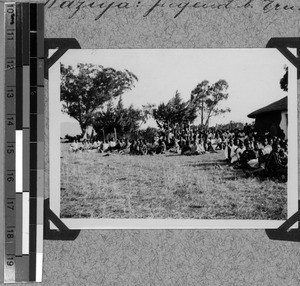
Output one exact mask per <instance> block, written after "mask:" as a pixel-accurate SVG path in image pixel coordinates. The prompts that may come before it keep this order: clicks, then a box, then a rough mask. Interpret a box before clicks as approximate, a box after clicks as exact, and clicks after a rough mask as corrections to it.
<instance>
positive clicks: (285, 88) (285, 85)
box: [280, 67, 289, 91]
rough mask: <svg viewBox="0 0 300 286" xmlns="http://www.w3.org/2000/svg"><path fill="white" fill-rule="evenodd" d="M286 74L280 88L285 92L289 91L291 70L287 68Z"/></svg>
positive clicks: (281, 80)
mask: <svg viewBox="0 0 300 286" xmlns="http://www.w3.org/2000/svg"><path fill="white" fill-rule="evenodd" d="M284 69H285V74H284V75H283V77H282V78H281V79H280V88H281V89H282V90H284V91H288V85H289V80H288V77H289V68H288V67H285V68H284Z"/></svg>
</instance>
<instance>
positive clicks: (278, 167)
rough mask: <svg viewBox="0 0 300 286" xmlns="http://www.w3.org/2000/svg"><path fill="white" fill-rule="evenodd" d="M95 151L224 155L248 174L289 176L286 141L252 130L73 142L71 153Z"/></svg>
mask: <svg viewBox="0 0 300 286" xmlns="http://www.w3.org/2000/svg"><path fill="white" fill-rule="evenodd" d="M91 150H93V151H95V152H100V153H111V152H117V153H124V154H132V155H147V154H148V155H154V154H164V153H166V152H170V153H176V154H180V155H187V156H188V155H202V154H205V153H208V152H209V153H215V152H218V151H222V152H224V155H225V159H226V161H227V162H228V164H229V165H230V166H232V167H233V168H234V169H243V170H247V171H246V174H247V175H261V174H264V175H267V176H274V177H278V176H281V177H282V176H283V177H284V176H286V174H287V140H284V138H282V137H281V138H279V137H276V136H271V135H270V134H266V135H265V136H258V135H257V133H256V132H255V130H253V128H250V127H249V126H248V125H245V127H244V128H241V129H237V128H236V129H234V130H229V129H225V130H220V129H217V128H209V129H206V130H203V129H201V128H199V127H189V128H177V129H176V128H175V129H174V128H173V129H172V130H170V129H165V130H164V131H160V132H158V133H157V134H156V135H154V136H153V138H151V139H150V140H149V139H148V140H146V139H144V138H138V139H129V138H126V137H122V138H118V139H117V138H115V136H113V137H111V138H110V139H109V140H103V141H101V140H91V139H90V140H86V139H85V140H83V141H82V142H80V141H78V140H74V142H73V143H71V145H70V151H72V152H84V151H91Z"/></svg>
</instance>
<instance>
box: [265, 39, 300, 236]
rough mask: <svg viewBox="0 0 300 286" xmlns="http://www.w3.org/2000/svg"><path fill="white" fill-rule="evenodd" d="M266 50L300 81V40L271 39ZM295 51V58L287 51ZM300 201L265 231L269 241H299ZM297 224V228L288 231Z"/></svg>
mask: <svg viewBox="0 0 300 286" xmlns="http://www.w3.org/2000/svg"><path fill="white" fill-rule="evenodd" d="M266 47H267V48H276V49H278V50H279V51H280V52H281V53H282V54H283V55H284V56H285V57H286V58H287V59H288V60H289V61H290V62H291V63H292V64H293V65H294V66H295V67H296V68H297V79H300V38H271V39H270V40H269V42H268V43H267V46H266ZM289 48H295V49H297V56H295V55H293V54H292V53H291V52H290V51H289V50H288V49H289ZM299 209H300V201H298V211H297V212H296V213H295V214H294V215H292V216H291V217H290V218H289V219H287V220H286V221H285V222H284V223H283V224H282V225H281V226H280V227H279V228H278V229H267V230H266V234H267V236H268V237H269V239H272V240H281V241H295V242H299V241H300V227H299V224H300V213H299ZM296 223H298V226H297V228H294V229H290V228H291V227H292V226H293V225H295V224H296Z"/></svg>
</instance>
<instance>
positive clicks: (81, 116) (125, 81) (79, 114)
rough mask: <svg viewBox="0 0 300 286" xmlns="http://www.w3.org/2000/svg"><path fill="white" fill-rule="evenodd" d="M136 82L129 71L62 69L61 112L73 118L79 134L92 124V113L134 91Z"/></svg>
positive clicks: (82, 66)
mask: <svg viewBox="0 0 300 286" xmlns="http://www.w3.org/2000/svg"><path fill="white" fill-rule="evenodd" d="M137 80H138V78H137V77H136V76H135V75H134V74H133V73H132V72H130V71H128V70H125V71H118V70H115V69H113V68H105V67H103V66H100V65H93V64H78V65H77V67H76V69H74V68H73V67H72V66H68V67H65V66H64V65H61V86H60V91H61V92H60V94H61V98H60V99H61V101H62V112H64V113H66V114H68V115H70V116H71V117H73V118H75V119H76V120H77V121H78V122H79V125H80V127H81V130H82V133H84V132H85V130H86V128H87V127H88V126H89V125H91V124H92V118H93V116H94V113H95V111H97V109H99V108H101V107H102V106H103V104H104V103H105V102H107V101H109V100H111V99H113V98H116V97H118V96H120V95H122V94H123V93H124V92H125V91H127V90H130V89H132V87H134V83H135V81H137Z"/></svg>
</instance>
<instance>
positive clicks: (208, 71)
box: [61, 49, 288, 125]
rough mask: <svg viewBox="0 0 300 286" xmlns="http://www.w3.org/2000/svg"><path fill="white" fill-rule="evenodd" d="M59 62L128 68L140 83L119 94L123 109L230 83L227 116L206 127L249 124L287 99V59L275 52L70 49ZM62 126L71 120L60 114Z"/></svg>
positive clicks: (220, 117) (226, 103) (245, 50)
mask: <svg viewBox="0 0 300 286" xmlns="http://www.w3.org/2000/svg"><path fill="white" fill-rule="evenodd" d="M61 63H62V64H64V65H71V66H73V67H75V66H76V65H77V64H78V63H93V64H99V65H102V66H104V67H112V68H114V69H118V70H124V69H128V70H129V71H131V72H133V73H134V74H135V75H136V76H137V77H138V78H139V81H138V82H137V83H136V84H135V87H134V88H133V89H132V90H131V91H127V92H125V93H124V95H123V102H124V105H125V106H129V105H130V104H133V105H134V106H135V107H139V108H141V107H142V105H144V104H146V103H154V104H156V105H158V104H159V103H161V102H165V103H166V102H168V100H169V99H171V98H172V97H173V96H174V94H175V92H176V90H178V91H179V92H180V94H181V96H182V98H183V99H184V100H188V99H189V98H190V94H191V91H192V90H193V89H194V88H195V87H196V85H197V84H198V83H200V82H201V81H203V80H208V81H209V82H210V83H214V82H216V81H218V80H219V79H224V80H226V81H227V82H228V84H229V88H228V93H229V98H228V100H226V101H224V102H223V103H222V106H223V107H229V108H230V109H231V112H230V113H227V114H225V115H222V116H218V117H215V118H214V119H212V120H211V122H210V125H215V124H216V123H217V124H219V123H228V122H229V121H230V120H233V121H240V122H251V121H252V120H251V119H249V118H247V115H248V114H249V113H251V112H252V111H254V110H256V109H259V108H261V107H263V106H265V105H267V104H270V103H272V102H274V101H276V100H279V99H281V98H282V97H284V96H286V95H287V93H286V92H284V91H282V90H281V89H280V85H279V81H280V79H281V78H282V76H283V75H284V73H285V71H284V66H285V65H286V64H288V61H287V60H286V58H284V57H283V56H282V55H281V53H280V52H279V51H277V50H275V49H149V50H148V49H110V50H105V49H98V50H69V51H68V52H67V53H66V54H65V55H64V56H63V57H62V58H61ZM61 121H62V122H66V121H68V122H70V121H73V120H72V119H70V118H69V117H68V116H67V115H62V118H61Z"/></svg>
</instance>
